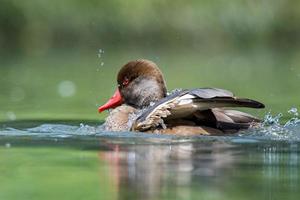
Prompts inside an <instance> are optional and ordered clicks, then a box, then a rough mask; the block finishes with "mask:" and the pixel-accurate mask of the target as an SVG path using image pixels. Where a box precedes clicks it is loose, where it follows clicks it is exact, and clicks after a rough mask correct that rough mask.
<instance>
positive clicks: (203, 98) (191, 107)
mask: <svg viewBox="0 0 300 200" xmlns="http://www.w3.org/2000/svg"><path fill="white" fill-rule="evenodd" d="M223 107H249V108H264V105H263V104H262V103H260V102H257V101H254V100H251V99H245V98H237V97H235V96H234V95H233V94H232V92H230V91H227V90H223V89H218V88H198V89H193V90H183V91H179V92H176V93H174V94H172V95H169V96H167V97H166V98H164V99H161V100H160V101H158V102H157V103H155V104H154V105H153V106H151V107H150V108H149V109H147V110H146V111H145V112H143V113H142V114H141V115H140V116H139V117H138V118H137V119H136V121H135V123H134V124H133V126H132V130H136V131H144V130H148V129H151V128H156V127H158V126H164V122H165V121H169V120H174V119H182V118H186V117H189V116H192V115H194V114H196V113H201V112H204V111H207V110H210V109H214V108H223ZM212 114H213V115H215V113H214V112H212ZM217 114H219V115H221V114H220V112H218V111H216V115H217ZM235 114H237V113H234V112H229V111H228V112H227V113H224V116H225V115H226V116H228V117H229V118H230V116H232V115H235ZM239 114H241V113H239ZM241 115H242V114H241ZM236 118H237V117H236Z"/></svg>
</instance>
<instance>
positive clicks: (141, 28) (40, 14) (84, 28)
mask: <svg viewBox="0 0 300 200" xmlns="http://www.w3.org/2000/svg"><path fill="white" fill-rule="evenodd" d="M299 21H300V1H296V0H243V1H242V0H231V1H225V0H193V1H179V0H172V1H167V0H153V1H140V0H131V1H122V0H113V1H110V0H86V1H80V0H64V1H59V0H52V1H49V0H28V1H20V0H1V3H0V74H1V77H0V120H1V121H7V120H22V119H63V120H66V119H82V120H88V119H89V120H97V119H103V118H104V117H105V116H106V115H105V114H98V113H97V106H98V105H100V104H102V103H104V102H105V101H106V100H107V99H108V98H109V97H110V96H111V95H112V94H113V91H114V90H115V87H116V81H115V76H116V73H117V71H118V69H119V68H120V67H121V66H122V65H123V64H125V63H126V62H128V61H129V60H132V59H138V58H146V59H150V60H153V61H154V62H156V63H157V64H158V65H159V66H160V67H161V69H162V71H163V72H164V73H165V78H166V80H167V84H168V88H169V90H172V89H175V88H194V87H207V86H210V87H221V88H225V89H228V90H232V91H234V93H235V94H236V95H238V96H243V97H249V98H254V99H257V100H260V101H262V102H264V103H265V104H266V105H267V108H266V109H265V110H264V111H252V113H254V114H258V115H260V116H263V115H264V114H265V113H266V112H267V111H269V110H271V111H272V112H275V113H276V112H283V113H286V112H287V111H288V110H289V109H290V108H291V107H299V105H300V95H299V89H298V88H299V85H300V64H299V63H300V51H299V50H300V46H299V45H300V24H299ZM103 51H104V52H103Z"/></svg>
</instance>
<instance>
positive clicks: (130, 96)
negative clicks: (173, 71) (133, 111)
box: [122, 77, 167, 109]
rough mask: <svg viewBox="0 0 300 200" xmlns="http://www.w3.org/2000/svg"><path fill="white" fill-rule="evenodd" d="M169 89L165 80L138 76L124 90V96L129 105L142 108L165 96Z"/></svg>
mask: <svg viewBox="0 0 300 200" xmlns="http://www.w3.org/2000/svg"><path fill="white" fill-rule="evenodd" d="M166 94H167V89H166V86H165V83H164V82H158V81H157V80H155V79H152V78H147V77H139V78H136V79H135V80H134V81H133V82H132V83H131V84H130V85H128V87H127V88H126V90H123V91H122V96H123V98H124V99H125V100H126V103H127V104H128V105H131V106H133V107H135V108H138V109H141V108H144V107H147V106H149V105H150V104H151V103H152V102H156V101H158V100H160V99H162V98H164V97H165V96H166Z"/></svg>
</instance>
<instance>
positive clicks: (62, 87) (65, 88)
mask: <svg viewBox="0 0 300 200" xmlns="http://www.w3.org/2000/svg"><path fill="white" fill-rule="evenodd" d="M57 91H58V94H59V95H60V96H61V97H71V96H73V95H74V94H75V93H76V85H75V83H74V82H72V81H68V80H65V81H61V82H60V83H59V84H58V87H57Z"/></svg>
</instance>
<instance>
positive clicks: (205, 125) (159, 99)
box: [98, 59, 264, 135]
mask: <svg viewBox="0 0 300 200" xmlns="http://www.w3.org/2000/svg"><path fill="white" fill-rule="evenodd" d="M117 82H118V88H117V90H116V92H115V94H114V95H113V97H111V98H110V99H109V101H108V102H107V103H105V104H104V105H102V106H100V107H99V109H98V110H99V112H102V111H104V110H107V109H110V108H114V109H113V110H112V111H111V112H110V113H109V116H108V117H107V118H106V121H105V124H104V126H105V129H106V130H110V131H136V132H150V133H168V134H178V135H195V134H204V135H220V134H225V133H235V132H237V131H239V130H243V129H247V128H249V127H252V126H253V125H256V124H258V123H259V122H260V120H259V119H258V118H256V117H254V116H252V115H250V114H247V113H244V112H241V111H237V110H229V109H225V108H226V107H248V108H264V105H263V104H262V103H260V102H257V101H254V100H251V99H245V98H238V97H235V96H234V95H233V94H232V92H230V91H227V90H223V89H218V88H197V89H191V90H178V91H175V92H173V93H171V94H170V95H168V94H167V88H166V84H165V80H164V78H163V74H162V72H161V71H160V69H159V68H158V67H157V65H156V64H155V63H153V62H152V61H149V60H143V59H141V60H135V61H130V62H128V63H127V64H126V65H124V66H123V67H122V68H121V70H120V71H119V73H118V77H117Z"/></svg>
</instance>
